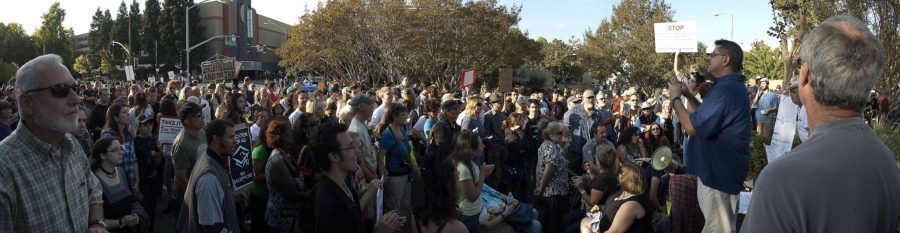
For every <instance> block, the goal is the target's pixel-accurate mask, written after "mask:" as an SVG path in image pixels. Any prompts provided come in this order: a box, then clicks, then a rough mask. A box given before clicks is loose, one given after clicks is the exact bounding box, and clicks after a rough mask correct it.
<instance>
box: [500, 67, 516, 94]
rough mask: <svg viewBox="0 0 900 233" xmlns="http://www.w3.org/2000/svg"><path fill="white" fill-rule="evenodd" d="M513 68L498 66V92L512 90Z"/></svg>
mask: <svg viewBox="0 0 900 233" xmlns="http://www.w3.org/2000/svg"><path fill="white" fill-rule="evenodd" d="M512 74H513V70H512V69H509V68H500V80H499V86H500V92H501V93H506V92H509V91H511V90H512V83H513V75H512Z"/></svg>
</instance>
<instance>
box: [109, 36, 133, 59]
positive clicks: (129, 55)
mask: <svg viewBox="0 0 900 233" xmlns="http://www.w3.org/2000/svg"><path fill="white" fill-rule="evenodd" d="M109 43H110V44H115V45H119V47H122V49H123V50H125V56H127V57H128V58H125V63H127V64H131V61H129V59H131V51H130V50H128V47H126V46H125V45H123V44H122V43H119V42H118V41H112V42H109Z"/></svg>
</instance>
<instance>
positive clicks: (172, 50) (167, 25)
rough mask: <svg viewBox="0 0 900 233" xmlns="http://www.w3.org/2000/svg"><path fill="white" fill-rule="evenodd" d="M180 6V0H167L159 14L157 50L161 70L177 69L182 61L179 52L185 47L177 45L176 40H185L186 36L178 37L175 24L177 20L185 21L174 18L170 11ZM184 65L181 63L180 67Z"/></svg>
mask: <svg viewBox="0 0 900 233" xmlns="http://www.w3.org/2000/svg"><path fill="white" fill-rule="evenodd" d="M178 7H179V6H178V0H165V2H164V4H163V10H162V12H161V13H160V14H159V18H157V20H156V22H157V24H158V25H159V31H158V32H159V40H158V43H157V46H158V47H157V50H158V51H159V63H160V65H161V66H162V67H160V72H163V71H174V70H176V69H175V65H177V64H180V61H181V57H180V56H179V54H180V51H182V50H181V49H183V48H184V47H181V48H178V47H176V46H175V41H176V40H184V36H183V35H182V36H181V37H178V35H177V34H176V33H175V27H176V25H175V24H176V23H177V22H183V21H179V20H177V19H173V18H172V16H171V14H170V13H169V12H172V11H173V10H174V9H175V8H178ZM182 20H183V18H182ZM182 24H183V23H182ZM182 24H178V25H182ZM179 38H180V39H179ZM183 66H184V65H179V67H183Z"/></svg>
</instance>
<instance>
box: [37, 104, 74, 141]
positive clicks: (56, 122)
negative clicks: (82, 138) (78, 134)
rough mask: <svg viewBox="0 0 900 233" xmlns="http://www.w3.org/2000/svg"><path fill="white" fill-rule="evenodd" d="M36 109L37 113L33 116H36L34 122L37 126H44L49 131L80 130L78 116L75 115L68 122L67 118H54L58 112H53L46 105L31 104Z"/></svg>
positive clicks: (62, 132) (71, 131)
mask: <svg viewBox="0 0 900 233" xmlns="http://www.w3.org/2000/svg"><path fill="white" fill-rule="evenodd" d="M31 107H32V108H33V109H35V114H34V116H32V117H33V118H34V122H35V124H36V125H38V126H37V127H43V128H44V129H46V130H47V131H50V132H54V133H61V134H64V133H75V131H77V130H78V118H77V117H75V118H73V119H72V121H69V122H67V119H65V118H62V119H52V118H53V116H55V115H56V114H54V113H51V112H50V111H49V110H48V109H47V108H46V107H41V106H31Z"/></svg>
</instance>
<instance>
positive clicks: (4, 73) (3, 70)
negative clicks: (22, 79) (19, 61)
mask: <svg viewBox="0 0 900 233" xmlns="http://www.w3.org/2000/svg"><path fill="white" fill-rule="evenodd" d="M17 70H19V66H17V65H16V64H11V63H6V62H4V61H3V59H0V82H6V81H9V80H10V79H12V78H13V77H15V76H16V71H17Z"/></svg>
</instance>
